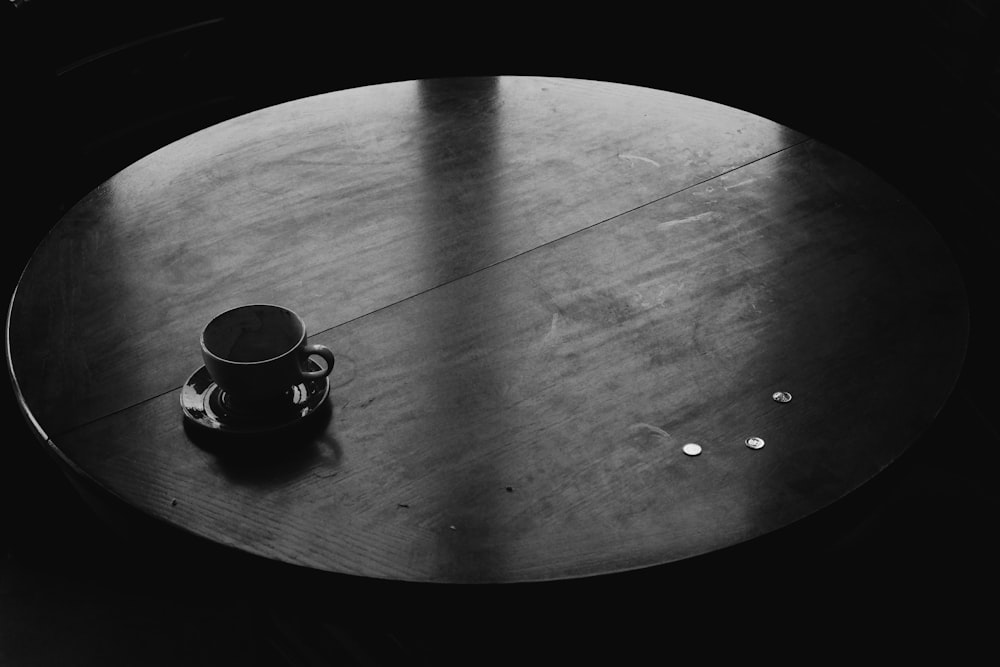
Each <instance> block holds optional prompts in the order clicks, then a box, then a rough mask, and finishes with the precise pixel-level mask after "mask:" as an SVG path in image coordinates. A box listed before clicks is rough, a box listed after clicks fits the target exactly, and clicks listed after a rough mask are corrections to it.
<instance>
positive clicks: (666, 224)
mask: <svg viewBox="0 0 1000 667" xmlns="http://www.w3.org/2000/svg"><path fill="white" fill-rule="evenodd" d="M713 215H715V212H714V211H705V212H704V213H699V214H698V215H692V216H689V217H687V218H680V219H679V220H664V221H663V222H661V223H660V224H659V225H657V227H658V228H660V229H666V228H667V227H673V226H674V225H681V224H684V223H685V222H698V221H699V220H704V219H706V218H710V217H712V216H713Z"/></svg>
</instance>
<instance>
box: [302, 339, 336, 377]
mask: <svg viewBox="0 0 1000 667" xmlns="http://www.w3.org/2000/svg"><path fill="white" fill-rule="evenodd" d="M314 354H315V355H318V356H320V357H323V358H324V359H326V368H321V369H320V370H318V371H302V379H303V380H318V379H320V378H324V377H326V376H327V375H329V374H330V372H331V371H332V370H333V361H334V360H333V352H331V351H330V348H328V347H326V346H325V345H306V346H304V347H303V348H302V357H303V359H308V358H309V357H311V356H312V355H314Z"/></svg>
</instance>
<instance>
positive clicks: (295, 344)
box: [201, 304, 334, 405]
mask: <svg viewBox="0 0 1000 667" xmlns="http://www.w3.org/2000/svg"><path fill="white" fill-rule="evenodd" d="M307 340H308V337H307V335H306V326H305V323H304V322H303V321H302V318H301V317H299V316H298V315H297V314H295V313H294V312H292V311H291V310H289V309H287V308H283V307H281V306H273V305H268V304H252V305H247V306H240V307H238V308H233V309H232V310H227V311H225V312H223V313H220V314H219V315H216V316H215V317H214V318H213V319H212V321H211V322H209V323H208V324H207V325H206V326H205V329H204V331H202V334H201V355H202V358H203V359H204V361H205V367H206V368H207V369H208V373H209V375H211V376H212V380H214V381H215V383H216V384H217V385H219V387H221V388H222V390H223V391H224V392H226V394H228V396H229V399H230V400H232V401H233V402H238V403H240V404H243V405H253V404H261V403H267V402H270V401H276V400H279V399H281V397H282V396H283V395H285V394H286V393H287V392H288V390H289V389H291V388H292V387H294V386H295V385H297V384H299V383H301V382H304V381H308V380H315V379H320V378H324V377H326V376H327V375H329V374H330V372H331V371H332V370H333V364H334V357H333V352H331V351H330V350H329V348H327V347H325V346H323V345H310V344H308V342H307ZM312 355H317V356H320V357H323V359H325V360H326V368H321V369H320V370H310V369H309V367H310V365H311V364H309V357H310V356H312Z"/></svg>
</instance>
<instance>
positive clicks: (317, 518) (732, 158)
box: [7, 77, 968, 582]
mask: <svg viewBox="0 0 1000 667" xmlns="http://www.w3.org/2000/svg"><path fill="white" fill-rule="evenodd" d="M244 303H276V304H281V305H284V306H287V307H289V308H291V309H293V310H295V311H297V312H298V313H299V314H301V315H302V317H303V319H304V320H305V322H306V325H307V327H308V330H309V334H310V340H311V341H312V342H315V343H321V344H323V345H326V346H328V347H330V348H331V349H332V350H333V351H334V353H335V355H336V357H337V363H336V366H335V369H334V371H333V374H332V375H331V379H330V394H329V399H328V401H329V405H328V407H327V409H325V410H322V411H320V412H319V413H317V414H314V415H312V416H310V417H309V419H307V420H306V421H304V422H303V423H302V424H301V425H299V427H296V428H292V429H290V430H288V431H281V432H277V433H274V434H271V435H268V436H267V437H263V438H253V439H241V438H217V437H216V438H213V437H211V436H212V434H211V433H206V432H202V431H201V430H199V429H198V428H197V427H193V425H190V424H187V423H186V421H185V419H184V418H183V416H182V413H181V409H180V404H179V400H178V397H179V392H180V388H181V387H182V385H183V384H184V383H185V381H186V379H187V378H188V377H189V376H191V375H192V373H194V372H195V371H196V370H197V369H198V368H199V367H200V366H201V363H202V362H201V357H200V351H199V345H198V340H199V334H200V332H201V329H202V327H203V326H204V325H205V324H206V323H207V322H208V321H209V319H211V318H212V317H213V316H214V315H216V314H217V313H219V312H221V311H222V310H225V309H227V308H230V307H233V306H237V305H240V304H244ZM967 333H968V315H967V303H966V298H965V293H964V290H963V286H962V284H961V281H960V279H959V277H958V273H957V270H956V267H955V266H954V264H953V262H952V260H951V258H950V256H949V253H948V251H947V249H946V248H945V246H944V244H943V242H942V240H941V239H940V237H939V236H938V235H937V233H936V232H935V230H934V229H933V228H932V227H931V225H930V224H929V223H928V222H927V221H926V220H925V219H923V218H922V216H921V215H920V214H919V212H918V211H917V210H915V209H914V208H913V207H912V206H911V205H910V204H909V203H908V202H906V201H904V200H903V198H902V197H901V196H900V195H899V194H898V193H897V192H896V191H894V190H893V189H892V188H891V187H890V186H888V185H887V184H886V183H885V182H884V181H882V180H881V179H880V178H879V177H877V176H876V175H874V174H873V173H872V172H870V171H869V170H867V169H866V168H864V167H863V166H861V165H859V164H858V163H857V162H855V161H853V160H851V159H850V158H848V157H846V156H845V155H843V154H841V153H839V152H837V151H836V150H833V149H831V148H830V147H827V146H825V145H822V144H821V143H818V142H817V141H815V140H812V139H810V138H808V137H806V136H802V135H801V134H799V133H797V132H795V131H793V130H791V129H789V128H787V127H783V126H781V125H778V124H775V123H773V122H771V121H768V120H766V119H764V118H761V117H758V116H755V115H752V114H750V113H746V112H743V111H740V110H736V109H732V108H729V107H725V106H721V105H718V104H715V103H710V102H706V101H703V100H699V99H694V98H691V97H686V96H683V95H677V94H671V93H668V92H663V91H656V90H649V89H643V88H637V87H631V86H625V85H618V84H611V83H602V82H596V81H582V80H567V79H548V78H530V77H499V78H471V79H456V80H425V81H410V82H398V83H392V84H385V85H377V86H370V87H364V88H358V89H352V90H345V91H340V92H335V93H330V94H325V95H319V96H315V97H310V98H306V99H301V100H297V101H294V102H289V103H286V104H281V105H278V106H274V107H271V108H266V109H262V110H260V111H256V112H254V113H250V114H247V115H244V116H240V117H237V118H233V119H231V120H228V121H226V122H223V123H221V124H219V125H215V126H213V127H209V128H207V129H205V130H203V131H200V132H198V133H196V134H193V135H191V136H189V137H187V138H185V139H183V140H180V141H177V142H176V143H173V144H170V145H169V146H166V147H164V148H162V149H161V150H158V151H156V152H155V153H153V154H151V155H149V156H148V157H146V158H144V159H142V160H140V161H138V162H136V163H135V164H133V165H131V166H130V167H128V168H127V169H125V170H123V171H121V172H120V173H118V174H116V175H115V176H114V177H113V178H111V179H109V180H108V181H107V182H105V183H104V184H103V185H102V186H101V187H99V188H97V189H96V190H94V191H93V192H92V193H90V194H89V195H88V196H87V197H85V198H84V199H83V200H82V201H80V202H79V203H78V204H77V205H76V206H75V207H74V208H73V209H72V210H70V211H69V212H68V213H67V214H66V216H65V217H64V218H63V219H62V220H61V222H60V223H59V224H58V225H57V226H56V227H55V228H54V229H53V230H52V232H51V233H50V234H49V235H48V236H47V238H45V240H44V241H43V242H42V244H41V245H40V246H39V247H38V249H37V251H36V252H35V253H34V255H33V256H32V258H31V260H30V262H29V264H28V265H27V267H26V269H25V271H24V274H23V276H22V278H21V280H20V282H19V284H18V287H17V290H16V293H15V295H14V297H13V300H12V303H11V305H10V313H9V318H8V325H7V345H8V357H7V359H8V363H9V367H10V371H11V373H12V376H13V378H14V382H15V387H16V390H17V393H18V397H19V400H20V401H21V407H22V408H23V411H24V414H25V416H26V417H27V419H28V420H29V422H30V423H31V425H32V426H33V428H34V429H35V430H36V431H37V433H38V436H39V438H40V439H41V440H42V441H43V442H44V443H45V444H46V446H48V447H49V448H51V449H52V451H53V452H55V453H56V454H57V455H58V456H60V457H61V458H62V459H63V460H64V461H65V462H67V463H68V464H69V465H70V466H71V467H72V469H73V470H74V472H75V474H79V475H81V476H84V477H86V478H88V479H89V480H91V481H93V482H94V483H96V484H97V485H99V486H100V487H102V488H103V489H105V490H106V491H107V492H108V493H110V494H113V495H114V496H116V497H118V498H119V499H121V500H123V501H124V502H126V503H128V504H129V505H131V506H132V507H134V508H137V509H138V510H140V511H141V512H142V513H144V514H146V515H148V516H150V517H153V518H155V519H157V520H160V521H163V522H167V523H169V524H171V525H173V526H175V527H178V528H180V529H182V530H184V531H188V532H190V533H193V534H195V535H197V536H201V537H203V538H207V539H208V540H210V541H212V542H214V543H217V544H221V545H225V546H228V547H233V548H236V549H238V550H241V551H243V552H247V553H249V554H253V555H255V556H260V557H263V558H266V559H270V560H273V561H278V562H280V563H286V564H292V565H296V566H302V567H304V568H307V569H309V570H318V571H327V572H332V573H341V574H345V575H358V576H361V577H371V578H376V579H382V580H402V581H411V582H529V581H540V580H557V579H568V578H575V577H582V576H586V575H596V574H604V573H612V572H622V571H626V570H632V569H636V568H644V567H648V566H655V565H661V564H665V563H669V562H673V561H678V560H681V559H686V558H689V557H692V556H697V555H699V554H705V553H708V552H712V551H714V550H718V549H720V548H723V547H727V546H729V545H734V544H738V543H741V542H744V541H746V540H749V539H751V538H754V537H756V536H761V535H764V534H767V533H769V532H771V531H775V530H776V529H779V528H782V527H784V526H787V525H789V524H791V523H793V522H795V521H797V520H799V519H801V518H803V517H806V516H808V515H810V514H812V513H814V512H816V511H817V510H819V509H820V508H823V507H825V506H827V505H829V504H831V503H834V502H835V501H837V500H838V499H840V498H842V497H843V496H844V495H845V494H848V493H849V492H850V491H851V490H853V489H855V488H857V487H858V486H859V485H861V484H863V483H864V482H865V481H866V480H868V479H870V478H871V477H872V476H874V475H876V474H877V473H878V472H879V471H880V470H882V469H883V468H885V467H886V466H887V465H889V464H890V463H892V462H893V460H894V459H896V458H897V457H898V456H899V455H900V454H901V453H902V452H903V451H904V450H905V449H906V448H907V446H908V445H909V444H910V443H911V442H913V441H914V440H915V439H916V438H917V437H918V436H919V435H920V434H921V433H922V432H923V430H924V429H925V428H926V427H927V426H928V425H929V424H930V422H931V421H932V420H933V419H934V417H935V415H936V414H937V412H938V410H939V409H940V408H941V407H942V405H943V404H944V403H945V401H946V400H947V398H948V396H949V392H950V391H951V389H952V387H953V385H954V383H955V381H956V378H957V376H958V373H959V370H960V367H961V365H962V360H963V355H964V352H965V346H966V339H967ZM776 392H787V393H788V394H789V395H790V397H791V400H790V401H785V402H781V401H778V400H775V397H774V395H775V393H776ZM755 439H759V440H755ZM690 444H697V445H698V446H699V449H700V453H699V454H697V455H689V454H688V453H686V451H689V450H690V448H686V447H685V446H686V445H690ZM761 444H762V445H763V446H760V445H761Z"/></svg>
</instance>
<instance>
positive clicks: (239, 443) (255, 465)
mask: <svg viewBox="0 0 1000 667" xmlns="http://www.w3.org/2000/svg"><path fill="white" fill-rule="evenodd" d="M332 420H333V405H332V403H331V401H330V399H329V398H327V399H326V400H324V401H323V403H322V404H321V405H320V407H319V408H317V410H316V411H315V412H314V413H312V414H310V415H309V416H308V417H306V418H304V419H303V420H302V421H301V422H298V423H296V424H293V425H291V426H288V427H285V428H282V429H280V430H276V431H270V432H266V433H253V434H234V433H226V432H220V431H213V430H211V429H207V428H205V427H202V426H198V425H197V424H192V423H190V422H189V421H188V420H187V419H185V420H184V431H185V433H186V434H187V437H188V439H189V440H190V441H191V442H192V443H193V444H194V445H195V446H196V447H198V448H200V449H202V450H203V451H206V452H208V453H210V454H212V455H213V456H214V457H215V462H216V463H217V465H218V467H219V470H220V472H222V473H223V474H224V475H225V476H226V477H227V478H228V479H230V480H232V481H234V482H237V483H240V484H249V485H253V486H259V485H265V486H266V485H272V484H277V483H281V482H284V481H288V480H289V479H295V478H297V477H299V476H301V475H302V474H303V473H304V472H305V471H307V470H309V469H311V468H313V467H315V466H316V465H317V464H318V463H319V462H320V461H321V459H324V458H331V459H333V461H332V463H333V464H334V465H335V464H336V462H337V461H339V459H340V446H339V444H338V443H337V441H336V438H335V437H333V436H332V435H331V434H328V433H327V429H328V428H329V426H330V423H331V422H332ZM321 444H322V445H325V447H326V448H327V449H329V450H330V451H328V452H323V451H321V448H320V445H321Z"/></svg>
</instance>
